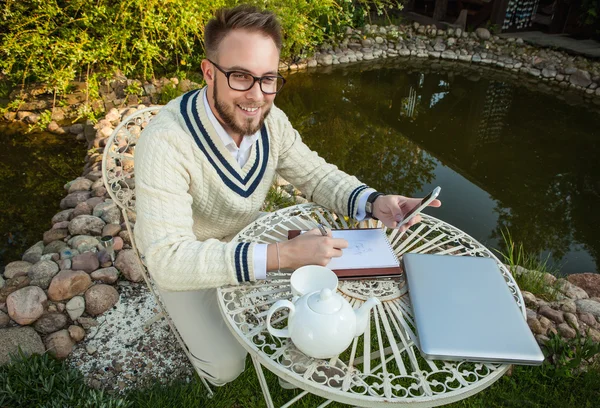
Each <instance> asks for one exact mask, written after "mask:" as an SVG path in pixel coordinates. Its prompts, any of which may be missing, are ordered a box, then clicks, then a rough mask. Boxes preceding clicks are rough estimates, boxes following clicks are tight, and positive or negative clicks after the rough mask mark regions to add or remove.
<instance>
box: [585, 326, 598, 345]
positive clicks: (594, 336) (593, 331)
mask: <svg viewBox="0 0 600 408" xmlns="http://www.w3.org/2000/svg"><path fill="white" fill-rule="evenodd" d="M587 335H588V337H589V338H591V339H592V341H593V342H595V343H600V331H598V330H596V329H594V328H592V327H590V328H588V330H587Z"/></svg>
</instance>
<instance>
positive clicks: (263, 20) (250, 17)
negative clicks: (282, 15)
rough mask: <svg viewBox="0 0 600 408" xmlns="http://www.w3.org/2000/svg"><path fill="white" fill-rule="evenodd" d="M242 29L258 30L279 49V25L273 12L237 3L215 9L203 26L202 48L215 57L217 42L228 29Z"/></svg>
mask: <svg viewBox="0 0 600 408" xmlns="http://www.w3.org/2000/svg"><path fill="white" fill-rule="evenodd" d="M235 29H244V30H249V31H258V32H261V33H263V34H265V35H266V36H269V37H271V38H272V39H273V41H274V42H275V45H276V46H277V49H278V50H279V51H281V43H282V40H281V25H280V24H279V21H277V18H276V17H275V14H273V13H272V12H270V11H267V10H264V11H261V10H259V9H258V8H256V7H254V6H249V5H245V4H242V5H239V6H236V7H234V8H230V9H228V8H222V9H219V10H217V12H216V13H215V16H214V17H213V18H212V19H211V20H210V21H209V22H208V23H207V24H206V26H205V27H204V50H205V52H206V56H207V57H208V58H210V59H213V58H216V56H217V49H218V48H219V44H220V43H221V41H222V40H223V38H225V36H226V35H227V34H229V32H230V31H232V30H235Z"/></svg>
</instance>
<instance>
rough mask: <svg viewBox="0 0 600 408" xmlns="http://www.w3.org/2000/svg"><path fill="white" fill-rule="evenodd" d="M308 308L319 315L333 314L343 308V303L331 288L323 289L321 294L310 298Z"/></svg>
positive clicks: (317, 293) (316, 293)
mask: <svg viewBox="0 0 600 408" xmlns="http://www.w3.org/2000/svg"><path fill="white" fill-rule="evenodd" d="M308 307H310V309H311V310H312V311H313V312H315V313H318V314H333V313H336V312H337V311H339V310H340V309H341V307H342V302H341V299H340V297H339V296H335V294H334V293H333V292H332V291H331V289H329V288H323V289H322V290H321V291H320V292H315V293H313V294H312V295H310V296H309V298H308Z"/></svg>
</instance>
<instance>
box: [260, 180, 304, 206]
mask: <svg viewBox="0 0 600 408" xmlns="http://www.w3.org/2000/svg"><path fill="white" fill-rule="evenodd" d="M295 204H296V201H295V200H294V197H292V196H290V195H289V194H287V193H286V192H285V191H284V190H283V189H281V188H278V187H276V186H275V185H272V186H271V187H270V188H269V191H268V192H267V197H266V198H265V202H264V203H263V206H262V209H261V210H262V211H268V212H271V211H277V210H279V209H282V208H285V207H289V206H292V205H295Z"/></svg>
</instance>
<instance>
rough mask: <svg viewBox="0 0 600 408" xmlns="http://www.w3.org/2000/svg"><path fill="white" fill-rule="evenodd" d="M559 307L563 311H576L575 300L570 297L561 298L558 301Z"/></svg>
mask: <svg viewBox="0 0 600 408" xmlns="http://www.w3.org/2000/svg"><path fill="white" fill-rule="evenodd" d="M559 307H560V310H562V311H563V312H569V313H575V312H576V311H577V306H576V305H575V301H574V300H572V299H565V300H561V301H560V302H559Z"/></svg>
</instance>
